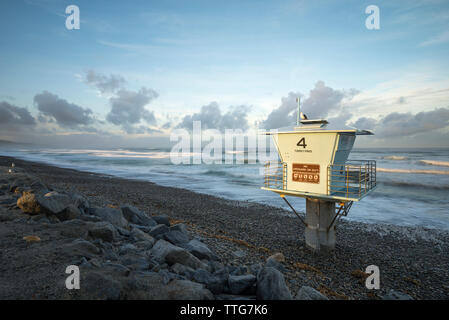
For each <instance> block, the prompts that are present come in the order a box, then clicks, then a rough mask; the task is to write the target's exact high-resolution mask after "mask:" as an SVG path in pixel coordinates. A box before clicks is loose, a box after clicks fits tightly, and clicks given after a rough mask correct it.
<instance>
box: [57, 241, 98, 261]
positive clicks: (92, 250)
mask: <svg viewBox="0 0 449 320" xmlns="http://www.w3.org/2000/svg"><path fill="white" fill-rule="evenodd" d="M61 252H63V253H65V254H67V255H70V256H85V257H91V256H93V255H95V254H98V253H100V249H98V248H97V247H96V246H95V245H94V244H92V243H91V242H89V241H87V240H84V239H76V240H74V241H72V242H71V243H68V244H66V245H63V246H62V247H61Z"/></svg>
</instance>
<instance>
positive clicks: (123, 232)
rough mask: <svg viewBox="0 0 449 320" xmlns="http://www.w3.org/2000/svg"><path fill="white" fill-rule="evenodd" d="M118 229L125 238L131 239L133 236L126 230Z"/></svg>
mask: <svg viewBox="0 0 449 320" xmlns="http://www.w3.org/2000/svg"><path fill="white" fill-rule="evenodd" d="M116 229H117V231H118V233H119V234H120V235H122V236H124V237H129V236H130V235H131V231H129V230H127V229H125V228H120V227H117V228H116Z"/></svg>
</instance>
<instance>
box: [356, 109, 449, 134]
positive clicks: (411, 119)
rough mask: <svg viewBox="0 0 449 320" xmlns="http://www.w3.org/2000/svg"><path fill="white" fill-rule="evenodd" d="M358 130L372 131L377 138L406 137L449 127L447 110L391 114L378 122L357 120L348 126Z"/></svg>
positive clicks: (364, 119)
mask: <svg viewBox="0 0 449 320" xmlns="http://www.w3.org/2000/svg"><path fill="white" fill-rule="evenodd" d="M350 125H351V126H353V127H356V128H359V129H370V130H373V131H374V133H375V134H376V136H377V137H378V138H397V137H408V136H414V135H417V134H422V133H428V132H432V131H435V130H438V129H442V128H446V127H447V126H449V108H438V109H435V110H432V111H424V112H419V113H417V114H412V113H398V112H392V113H389V114H387V115H386V116H384V117H382V118H380V119H379V120H376V119H373V118H365V117H362V118H359V119H358V120H357V121H355V122H353V123H351V124H350Z"/></svg>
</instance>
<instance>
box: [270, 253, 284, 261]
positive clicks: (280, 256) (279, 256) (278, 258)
mask: <svg viewBox="0 0 449 320" xmlns="http://www.w3.org/2000/svg"><path fill="white" fill-rule="evenodd" d="M270 259H273V260H276V261H277V262H285V257H284V255H283V254H282V252H276V253H275V254H272V255H271V256H269V257H268V259H267V260H270Z"/></svg>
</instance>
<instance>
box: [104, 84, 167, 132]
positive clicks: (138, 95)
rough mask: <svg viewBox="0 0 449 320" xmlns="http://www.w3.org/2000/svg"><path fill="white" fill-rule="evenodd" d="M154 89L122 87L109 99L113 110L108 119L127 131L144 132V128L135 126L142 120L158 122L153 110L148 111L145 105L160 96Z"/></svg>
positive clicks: (150, 123)
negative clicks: (134, 89) (132, 89)
mask: <svg viewBox="0 0 449 320" xmlns="http://www.w3.org/2000/svg"><path fill="white" fill-rule="evenodd" d="M158 96H159V95H158V93H157V92H156V91H154V90H153V89H147V88H144V87H142V88H141V89H140V90H139V91H131V90H125V89H120V90H119V91H117V93H116V96H114V97H112V98H110V99H109V101H110V103H111V111H110V112H109V113H108V114H107V116H106V120H107V121H109V122H110V123H113V124H115V125H118V126H121V127H122V128H123V130H125V131H126V132H127V133H131V134H132V133H142V128H141V127H139V126H136V127H134V125H137V124H138V123H140V122H141V121H145V122H146V123H147V124H149V125H152V124H156V118H155V116H154V112H153V111H148V110H147V109H145V106H146V105H147V104H149V103H150V102H151V101H153V100H154V99H156V98H157V97H158Z"/></svg>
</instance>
